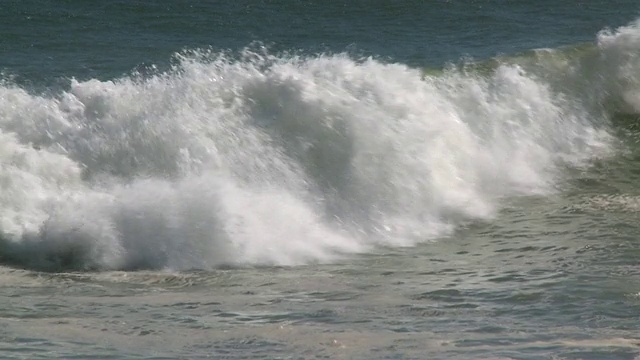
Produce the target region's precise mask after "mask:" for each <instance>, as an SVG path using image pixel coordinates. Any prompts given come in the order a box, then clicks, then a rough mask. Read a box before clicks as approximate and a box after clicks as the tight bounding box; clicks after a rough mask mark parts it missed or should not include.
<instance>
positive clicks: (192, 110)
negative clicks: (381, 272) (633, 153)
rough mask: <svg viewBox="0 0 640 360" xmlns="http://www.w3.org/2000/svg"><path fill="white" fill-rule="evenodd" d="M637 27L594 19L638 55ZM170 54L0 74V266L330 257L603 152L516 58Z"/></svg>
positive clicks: (592, 130) (486, 215) (480, 212)
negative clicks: (449, 60)
mask: <svg viewBox="0 0 640 360" xmlns="http://www.w3.org/2000/svg"><path fill="white" fill-rule="evenodd" d="M626 32H632V33H633V34H632V35H625V34H626ZM638 33H640V31H638V29H637V26H636V25H632V26H630V27H629V28H624V29H621V30H619V31H618V32H607V33H602V34H601V35H600V36H599V46H600V51H601V52H602V53H603V55H602V56H604V57H607V59H611V58H613V57H615V56H617V59H619V61H620V62H621V63H620V64H621V65H624V64H627V63H628V62H629V61H632V60H633V59H631V58H633V57H634V56H635V55H632V54H629V53H633V54H635V49H637V48H638V47H637V46H636V45H633V44H631V45H629V46H631V47H632V50H628V51H627V54H626V55H625V50H624V46H623V45H620V42H624V43H626V44H627V43H629V42H633V41H635V40H634V39H636V36H637V34H638ZM629 39H631V40H629ZM634 44H635V43H634ZM610 49H614V50H615V51H614V50H610ZM616 51H618V52H620V54H618V55H615V54H614V53H615V52H616ZM177 59H178V60H179V61H178V62H179V64H178V65H176V67H175V68H174V69H173V70H171V71H169V72H166V73H162V74H157V75H154V76H150V77H147V78H141V77H137V76H131V77H126V78H121V79H117V80H113V81H106V82H101V81H97V80H90V81H85V82H78V81H75V80H74V81H72V82H71V85H70V88H69V89H68V91H64V92H61V93H58V94H56V95H52V96H37V95H33V94H30V93H28V92H27V91H25V90H24V89H21V88H19V87H17V86H14V85H12V84H11V83H7V82H5V83H3V84H2V85H1V86H0V169H1V170H0V183H1V184H2V192H1V193H0V204H1V205H0V207H1V211H0V238H1V239H2V240H1V241H0V259H1V260H2V261H3V262H5V263H12V264H16V265H18V266H24V267H30V268H36V269H44V270H60V269H95V270H106V269H140V268H171V269H178V270H180V269H192V268H204V269H207V268H212V267H216V266H220V265H225V264H231V265H243V264H252V265H256V264H266V265H269V264H281V265H296V264H305V263H310V262H326V261H333V260H335V259H336V258H337V257H339V256H341V255H344V254H349V253H357V252H363V251H366V250H367V249H369V248H370V247H372V246H376V245H387V246H407V245H413V244H415V243H417V242H421V241H427V240H430V239H434V238H436V237H439V236H443V235H446V234H447V233H448V232H450V231H451V230H453V229H455V227H456V226H457V225H459V224H460V223H461V222H464V221H469V220H471V221H472V220H476V219H490V218H491V217H492V216H494V214H495V212H496V210H497V209H498V207H499V202H500V199H501V198H503V197H507V196H517V195H527V194H544V193H546V192H548V191H550V190H552V189H553V186H554V184H555V183H556V180H557V178H558V177H559V176H561V170H562V167H563V166H566V165H580V164H582V163H584V162H585V161H588V160H590V159H592V158H594V157H597V156H600V155H602V154H606V153H607V151H609V143H610V140H611V139H610V136H609V135H608V133H607V132H606V130H604V129H605V128H606V126H604V122H603V121H602V119H598V118H597V115H594V113H593V112H592V111H591V109H587V108H588V107H585V106H584V104H583V101H582V99H580V98H577V97H576V96H574V95H575V94H571V93H564V92H558V90H557V88H556V87H554V86H553V85H552V83H550V82H549V81H548V80H547V79H544V78H543V77H541V76H540V75H539V74H536V75H534V74H533V73H531V72H530V71H528V70H527V68H526V67H521V66H519V65H517V64H507V63H504V64H502V65H499V66H498V67H497V68H496V69H495V71H492V72H491V73H490V74H483V75H481V74H480V73H467V72H464V71H454V70H451V71H446V72H445V73H444V74H441V75H438V76H425V75H424V74H423V73H422V72H421V71H420V70H418V69H414V68H410V67H407V66H405V65H402V64H385V63H382V62H379V61H376V60H373V59H366V60H354V59H352V58H350V57H349V56H347V55H325V56H316V57H299V56H284V55H283V56H275V55H270V54H265V53H260V52H251V51H250V50H247V51H246V52H245V53H244V54H243V56H241V57H240V58H239V59H234V58H232V57H228V56H225V55H222V54H211V53H207V52H197V51H194V52H191V53H188V54H182V55H179V56H177ZM634 61H635V60H634ZM632 63H633V64H636V62H633V61H632ZM634 66H635V65H634ZM623 68H626V65H624V66H623ZM623 68H621V69H620V71H621V74H622V73H625V74H626V72H625V71H627V70H624V69H623ZM622 75H624V74H622ZM622 75H621V76H622ZM624 76H626V75H624ZM638 88H640V87H637V86H635V85H633V84H630V83H625V85H624V89H625V91H622V92H621V94H622V96H623V97H624V98H625V99H627V98H628V97H633V96H632V94H631V92H630V91H631V90H633V89H638ZM630 89H631V90H630ZM627 90H628V91H627ZM576 93H578V92H576ZM630 94H631V95H630ZM632 100H633V99H631V100H628V99H627V100H626V101H627V102H628V103H629V104H631V105H632V106H635V105H633V104H634V103H633V101H632ZM639 108H640V107H639Z"/></svg>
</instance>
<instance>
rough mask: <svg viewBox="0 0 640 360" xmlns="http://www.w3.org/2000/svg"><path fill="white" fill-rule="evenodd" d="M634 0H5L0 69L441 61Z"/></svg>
mask: <svg viewBox="0 0 640 360" xmlns="http://www.w3.org/2000/svg"><path fill="white" fill-rule="evenodd" d="M639 11H640V9H638V5H637V3H636V2H634V1H584V2H561V3H558V2H556V1H535V2H532V1H497V0H491V1H440V0H438V1H429V2H424V1H401V2H396V1H379V0H375V1H365V0H359V1H346V2H343V1H336V2H331V3H326V2H323V1H284V0H283V1H233V2H218V1H211V2H202V1H153V2H148V1H110V2H108V3H102V4H94V3H87V2H84V1H31V0H29V1H17V0H16V1H14V0H7V1H3V2H2V4H0V34H1V35H2V37H1V40H0V41H1V42H0V51H2V58H1V59H0V69H3V71H4V72H5V74H11V75H14V76H16V77H17V78H18V79H19V80H20V81H21V82H34V83H40V82H45V83H46V82H51V81H53V80H54V79H57V78H64V77H76V78H80V79H87V78H99V79H108V78H112V77H118V76H121V75H122V74H126V73H129V72H131V71H132V70H134V69H137V68H139V67H142V68H144V67H145V66H148V65H159V66H166V65H167V64H168V62H170V59H171V56H172V55H173V54H175V53H176V52H180V51H183V50H189V49H198V48H211V49H213V50H214V51H222V50H230V51H238V50H240V49H243V48H244V47H247V46H249V45H250V44H252V43H254V42H259V43H260V44H262V45H264V46H268V47H269V48H271V49H272V50H273V51H276V52H279V51H289V52H302V53H307V54H309V53H322V52H330V53H340V52H345V51H346V52H350V53H353V54H355V55H357V56H373V57H376V58H380V59H383V60H385V61H391V62H395V61H398V62H402V63H405V64H409V65H412V66H424V67H440V66H442V65H443V64H444V63H446V62H457V61H459V59H461V58H462V57H473V58H480V59H485V58H489V57H492V56H495V55H497V54H513V53H518V52H521V51H525V50H529V49H534V48H553V47H557V46H560V45H570V44H575V43H580V42H591V41H593V36H594V34H595V33H596V32H598V31H600V30H601V29H603V28H605V27H614V28H615V27H617V26H620V25H623V24H625V23H628V22H629V21H631V20H633V19H634V18H635V17H636V16H637V15H638V14H639Z"/></svg>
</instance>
